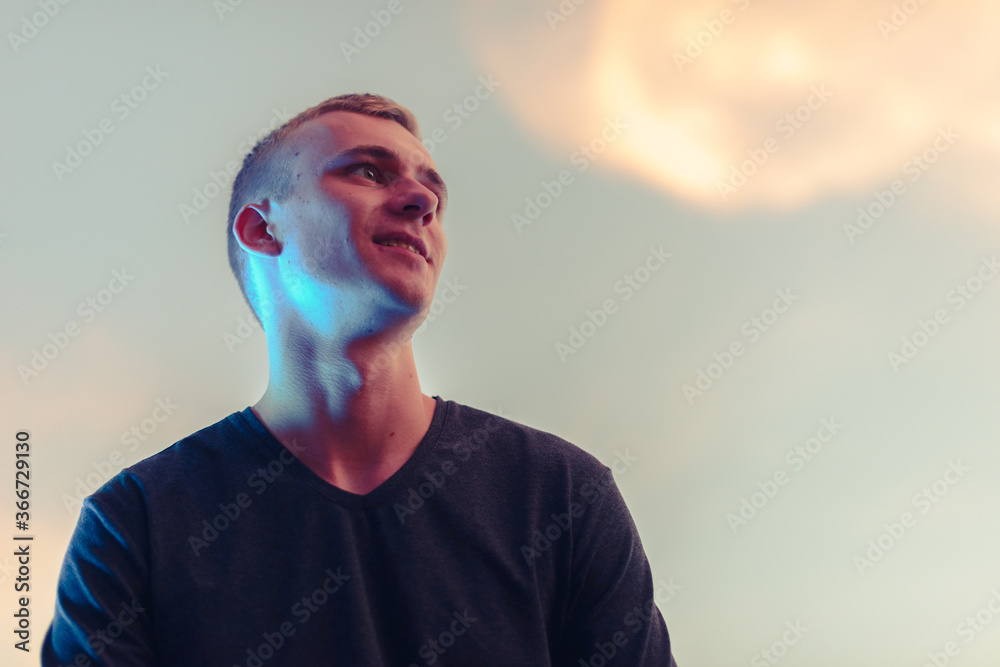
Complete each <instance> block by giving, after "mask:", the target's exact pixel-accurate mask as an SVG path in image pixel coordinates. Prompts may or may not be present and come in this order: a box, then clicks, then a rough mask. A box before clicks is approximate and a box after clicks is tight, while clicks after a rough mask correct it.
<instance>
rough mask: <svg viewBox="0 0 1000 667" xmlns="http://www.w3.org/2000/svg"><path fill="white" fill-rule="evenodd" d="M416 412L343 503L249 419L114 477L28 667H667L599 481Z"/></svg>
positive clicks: (518, 443)
mask: <svg viewBox="0 0 1000 667" xmlns="http://www.w3.org/2000/svg"><path fill="white" fill-rule="evenodd" d="M434 398H435V400H436V402H437V404H436V407H435V410H434V417H433V420H432V421H431V425H430V428H429V429H428V431H427V433H426V435H425V436H424V437H423V439H422V440H421V441H420V444H419V445H418V446H417V448H416V450H415V451H414V453H413V455H412V456H411V457H410V459H409V460H408V461H407V462H406V463H405V464H404V465H403V466H402V467H401V468H400V469H399V470H398V471H397V472H396V473H395V474H393V475H392V476H391V477H390V478H389V479H387V480H386V481H385V482H384V483H382V484H381V485H380V486H379V487H377V488H376V489H374V490H372V491H371V492H370V493H367V494H365V495H363V496H362V495H357V494H354V493H349V492H347V491H344V490H343V489H339V488H337V487H335V486H333V485H332V484H330V483H328V482H326V481H325V480H323V479H322V478H321V477H319V476H318V475H316V474H315V473H313V472H312V471H311V470H309V468H307V467H306V466H305V465H304V464H302V463H301V462H300V461H299V460H298V459H297V458H296V457H295V456H294V453H293V450H294V448H295V446H296V445H295V443H289V445H288V447H286V446H285V445H283V444H282V443H281V442H279V441H278V440H277V439H276V438H275V437H274V436H273V435H272V434H271V433H270V431H268V430H267V429H266V428H265V426H264V425H263V424H262V423H261V422H260V420H258V419H257V417H256V416H255V415H254V413H253V412H252V411H251V410H250V408H246V409H244V410H242V411H241V412H235V413H233V414H231V415H229V416H228V417H226V418H225V419H222V420H221V421H219V422H217V423H215V424H213V425H211V426H208V427H207V428H204V429H202V430H200V431H198V432H196V433H194V434H193V435H190V436H188V437H186V438H184V439H182V440H180V441H179V442H177V443H176V444H174V445H173V446H171V447H168V448H167V449H165V450H163V451H162V452H160V453H158V454H155V455H154V456H151V457H149V458H147V459H145V460H143V461H141V462H139V463H137V464H135V465H133V466H131V467H129V468H127V469H125V470H123V471H121V472H120V473H119V474H118V475H117V476H115V477H114V478H112V479H111V480H109V481H108V482H107V483H106V484H105V485H104V486H102V487H101V488H100V489H98V490H97V491H96V492H95V493H94V494H93V495H91V496H89V497H88V498H86V499H85V500H84V502H83V509H82V510H81V514H80V518H79V521H78V523H77V526H76V530H75V532H74V533H73V537H72V540H71V542H70V545H69V549H68V551H67V554H66V557H65V560H64V562H63V566H62V572H61V574H60V578H59V588H58V594H57V601H56V614H55V618H54V620H53V622H52V625H51V626H50V628H49V630H48V632H47V633H46V636H45V641H44V645H43V649H42V651H43V653H42V664H43V665H44V666H45V667H49V666H56V665H74V666H80V667H84V666H87V665H129V666H130V667H137V666H146V665H149V666H152V665H159V666H163V667H174V666H177V667H195V666H199V665H217V666H219V667H235V666H239V667H275V666H278V665H294V666H295V667H312V666H314V665H324V666H326V665H358V666H363V667H375V666H379V665H384V666H386V667H396V666H398V667H422V666H423V665H460V666H471V665H475V666H476V667H490V666H492V665H497V666H500V665H502V666H504V667H510V666H512V665H517V666H531V667H541V666H545V665H566V666H567V667H568V666H570V665H572V666H573V667H578V666H579V665H592V666H596V665H603V664H608V665H623V666H625V665H627V666H629V667H639V666H648V667H654V666H656V667H660V666H663V667H668V666H669V665H672V664H673V660H672V657H671V652H670V640H669V637H668V635H667V628H666V624H665V623H664V620H663V617H662V616H661V614H660V611H659V609H658V608H657V607H656V604H655V599H654V586H653V580H652V576H651V573H650V569H649V563H648V562H647V560H646V556H645V553H644V552H643V549H642V543H641V542H640V539H639V535H638V532H637V531H636V527H635V524H634V522H633V521H632V518H631V516H630V514H629V512H628V508H627V507H626V505H625V501H624V500H623V499H622V496H621V494H620V492H619V490H618V488H617V486H616V485H615V482H614V478H613V476H612V472H611V470H610V469H609V468H608V467H607V466H605V465H603V464H602V463H601V462H600V461H598V460H597V459H596V458H594V457H593V456H591V455H590V454H588V453H586V452H584V451H583V450H582V449H580V448H579V447H577V446H575V445H573V444H571V443H569V442H567V441H565V440H562V439H560V438H558V437H556V436H554V435H551V434H549V433H545V432H543V431H539V430H537V429H533V428H530V427H528V426H524V425H522V424H518V423H516V422H513V421H511V420H509V419H505V418H503V417H500V416H497V415H493V414H490V413H487V412H484V411H482V410H478V409H475V408H472V407H469V406H465V405H461V404H459V403H456V402H454V401H445V400H444V399H442V398H440V397H437V396H435V397H434ZM290 448H291V449H290Z"/></svg>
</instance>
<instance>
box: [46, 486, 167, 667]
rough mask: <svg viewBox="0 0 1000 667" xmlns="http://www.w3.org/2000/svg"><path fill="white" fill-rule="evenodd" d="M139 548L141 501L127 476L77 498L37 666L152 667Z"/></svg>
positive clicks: (144, 540) (142, 541) (143, 537)
mask: <svg viewBox="0 0 1000 667" xmlns="http://www.w3.org/2000/svg"><path fill="white" fill-rule="evenodd" d="M124 526H129V527H130V529H129V530H126V529H125V528H124ZM147 544H148V535H147V531H146V520H145V503H144V502H143V495H142V492H141V490H140V489H139V487H138V484H137V483H136V482H135V480H134V479H132V478H131V477H130V476H128V475H126V474H122V475H119V476H118V477H116V478H114V479H112V480H111V481H110V482H108V484H107V485H106V486H105V487H103V488H102V489H101V490H99V491H98V493H97V494H95V496H91V497H88V498H86V499H84V501H83V509H82V510H81V512H80V518H79V520H78V521H77V524H76V529H75V530H74V532H73V537H72V538H71V540H70V544H69V549H68V550H67V552H66V556H65V558H64V559H63V564H62V570H61V572H60V574H59V585H58V590H57V593H56V613H55V617H54V618H53V620H52V625H51V626H50V627H49V629H48V632H47V633H46V634H45V640H44V643H43V644H42V667H60V666H66V667H69V666H70V665H72V666H73V667H94V666H97V665H129V666H130V667H152V666H153V665H156V664H157V662H156V655H155V650H154V637H153V629H152V628H153V624H152V616H151V610H149V609H147V606H148V605H149V604H150V602H149V595H148V590H149V589H148V576H147V573H148V562H147V556H146V549H145V545H147Z"/></svg>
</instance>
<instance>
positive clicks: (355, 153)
mask: <svg viewBox="0 0 1000 667" xmlns="http://www.w3.org/2000/svg"><path fill="white" fill-rule="evenodd" d="M363 157H371V158H375V159H378V160H384V161H387V162H397V163H398V162H402V159H401V158H400V156H399V153H397V152H396V151H394V150H392V149H390V148H386V147H385V146H379V145H377V144H364V145H361V146H354V147H353V148H348V149H347V150H345V151H343V152H342V153H338V154H337V155H336V156H335V157H334V158H332V159H331V160H330V161H329V162H328V165H329V167H333V166H335V165H337V164H343V163H344V162H347V161H351V160H356V159H359V158H363ZM421 171H422V172H423V174H424V175H425V176H426V177H427V180H429V181H430V182H431V183H433V184H434V185H436V186H438V187H439V188H440V189H441V195H442V196H441V199H443V200H444V201H445V202H447V201H448V186H447V185H445V182H444V179H443V178H441V174H439V173H438V172H437V170H436V169H433V168H431V167H426V166H425V167H422V168H421Z"/></svg>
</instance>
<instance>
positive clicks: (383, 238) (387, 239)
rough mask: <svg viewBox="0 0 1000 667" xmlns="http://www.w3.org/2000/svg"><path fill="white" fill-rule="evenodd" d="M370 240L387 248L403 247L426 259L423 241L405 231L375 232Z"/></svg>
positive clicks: (425, 247)
mask: <svg viewBox="0 0 1000 667" xmlns="http://www.w3.org/2000/svg"><path fill="white" fill-rule="evenodd" d="M372 241H374V242H375V243H377V244H378V245H381V246H386V247H388V248H405V249H406V250H409V251H410V252H412V253H414V254H416V255H420V256H421V257H423V258H424V259H425V260H426V259H427V246H426V245H424V242H423V241H421V240H420V239H418V238H417V237H415V236H410V235H409V234H407V233H405V232H401V231H394V232H387V233H385V234H376V235H375V236H374V237H373V238H372Z"/></svg>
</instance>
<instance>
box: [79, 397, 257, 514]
mask: <svg viewBox="0 0 1000 667" xmlns="http://www.w3.org/2000/svg"><path fill="white" fill-rule="evenodd" d="M250 438H252V435H251V431H250V429H249V428H248V427H247V426H246V425H245V424H244V423H243V417H242V411H239V412H233V413H231V414H229V415H227V416H225V417H223V418H222V419H220V420H218V421H216V422H215V423H213V424H209V425H208V426H205V427H203V428H201V429H199V430H197V431H195V432H194V433H191V434H190V435H188V436H185V437H183V438H181V439H180V440H178V441H176V442H174V443H173V444H172V445H170V446H168V447H166V448H164V449H162V450H160V451H159V452H157V453H155V454H152V455H150V456H148V457H146V458H144V459H142V460H141V461H138V462H136V463H134V464H132V465H130V466H128V467H126V468H124V469H122V470H121V471H120V472H119V473H118V474H117V475H115V476H113V477H112V478H111V479H109V480H108V481H107V482H105V484H104V485H103V486H102V487H101V488H99V489H98V490H97V491H95V492H94V494H93V498H95V499H96V500H98V501H99V502H101V501H103V502H109V501H111V500H112V499H113V498H118V499H121V498H122V497H123V496H127V497H134V496H136V495H141V496H146V495H148V493H147V492H148V489H149V487H150V486H151V485H152V486H157V487H165V486H175V485H180V486H191V485H194V484H197V483H198V481H197V480H198V479H199V478H201V477H204V476H206V475H211V474H213V471H217V470H219V469H220V468H225V467H226V464H227V461H229V462H230V463H231V462H232V459H234V458H237V457H238V453H239V452H241V451H243V450H245V443H246V441H247V440H248V439H250Z"/></svg>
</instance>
